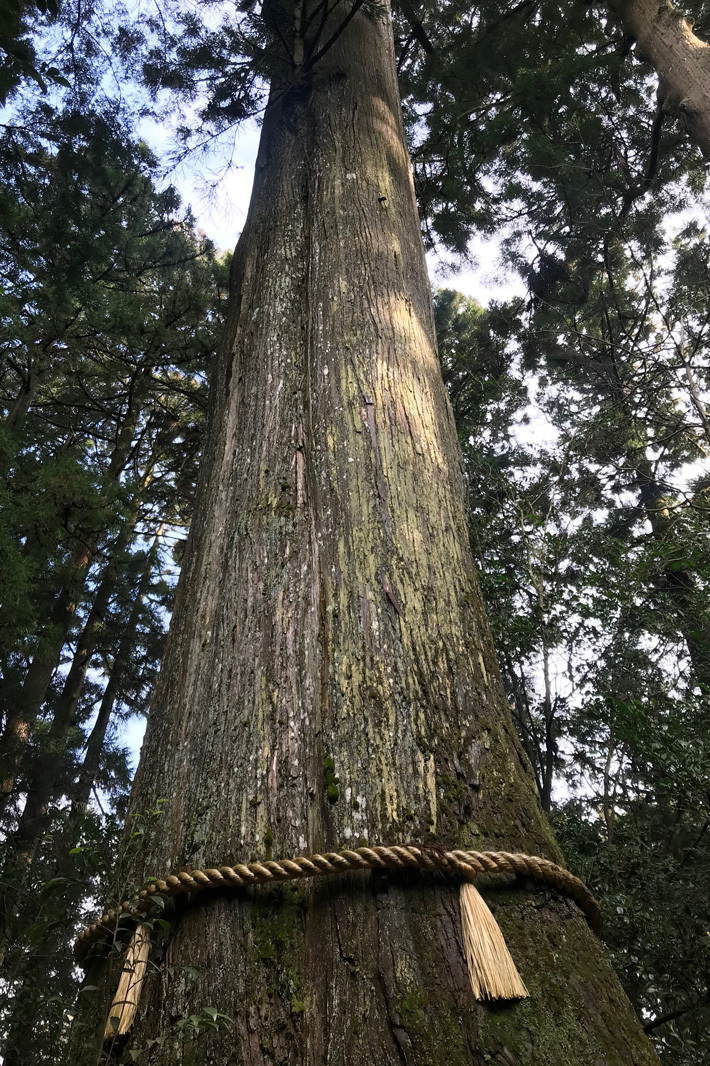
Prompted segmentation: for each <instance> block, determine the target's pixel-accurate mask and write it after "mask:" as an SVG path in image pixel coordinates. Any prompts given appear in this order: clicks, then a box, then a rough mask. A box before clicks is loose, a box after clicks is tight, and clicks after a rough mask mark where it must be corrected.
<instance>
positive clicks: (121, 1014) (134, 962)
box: [104, 925, 150, 1040]
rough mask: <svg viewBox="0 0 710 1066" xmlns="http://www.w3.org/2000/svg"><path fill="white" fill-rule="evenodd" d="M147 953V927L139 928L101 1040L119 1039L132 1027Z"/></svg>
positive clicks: (146, 962) (140, 926) (148, 943)
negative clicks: (117, 1037)
mask: <svg viewBox="0 0 710 1066" xmlns="http://www.w3.org/2000/svg"><path fill="white" fill-rule="evenodd" d="M149 954H150V928H149V926H147V925H139V926H137V928H136V931H135V933H134V934H133V936H132V937H131V942H130V944H129V945H128V950H127V951H126V960H125V962H124V964H123V971H122V973H121V980H120V981H119V982H118V988H117V989H116V995H115V996H114V997H113V1003H112V1004H111V1010H110V1011H109V1016H108V1021H107V1022H106V1028H105V1029H104V1040H110V1039H111V1038H112V1037H115V1036H123V1035H124V1034H125V1033H127V1032H128V1030H129V1029H130V1028H131V1026H132V1025H133V1019H134V1018H135V1016H136V1011H137V1010H138V1004H139V1003H140V998H141V991H142V989H143V982H144V981H145V976H146V970H147V968H148V955H149Z"/></svg>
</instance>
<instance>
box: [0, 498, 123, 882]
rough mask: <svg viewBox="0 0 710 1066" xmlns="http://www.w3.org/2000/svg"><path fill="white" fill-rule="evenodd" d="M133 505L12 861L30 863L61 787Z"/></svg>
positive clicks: (33, 775)
mask: <svg viewBox="0 0 710 1066" xmlns="http://www.w3.org/2000/svg"><path fill="white" fill-rule="evenodd" d="M137 503H138V500H137V499H136V500H135V501H134V507H133V513H132V515H131V516H130V518H129V519H128V520H127V521H126V522H125V523H124V525H123V528H122V530H121V532H120V534H119V536H118V537H117V538H116V543H115V545H114V548H113V552H112V557H111V559H110V561H109V563H108V564H107V566H106V569H105V571H104V574H103V576H102V578H101V580H100V582H99V585H98V588H97V589H96V595H95V596H94V600H93V603H92V605H91V609H90V611H89V614H88V616H87V619H86V622H85V624H84V628H83V630H82V632H81V635H80V636H79V639H78V640H77V643H76V649H75V651H74V658H73V660H72V664H71V666H70V668H69V672H68V674H67V676H66V678H65V680H64V686H63V688H62V692H61V694H60V696H59V698H58V699H57V702H56V705H55V707H54V713H53V715H52V723H51V725H50V727H49V731H48V734H47V737H46V739H45V742H44V744H43V748H42V751H41V752H39V753H38V755H37V758H36V761H35V762H34V765H33V766H32V767H31V769H30V772H29V774H28V775H27V776H26V781H25V786H26V799H25V806H24V808H23V811H22V814H21V816H20V820H19V822H18V825H17V830H16V832H15V833H14V834H13V843H14V848H13V850H14V852H15V855H16V858H17V859H19V860H20V861H22V862H25V863H27V862H31V861H32V858H33V856H34V852H35V848H36V846H37V841H38V839H39V837H40V836H41V834H42V833H43V832H44V829H45V827H46V824H47V817H46V815H47V809H48V806H49V803H50V801H51V800H52V799H54V798H55V797H56V796H57V795H58V794H59V793H60V792H61V789H62V786H63V784H64V783H65V773H66V751H67V744H68V741H69V737H70V735H71V731H72V729H73V728H74V726H75V724H76V712H77V708H78V706H79V699H80V697H81V692H82V689H83V687H84V681H85V680H86V672H87V670H88V668H89V664H90V662H91V658H92V656H93V654H94V652H95V651H96V647H97V645H98V642H99V639H100V637H101V631H102V628H103V625H104V621H105V617H106V612H107V611H108V607H109V603H110V602H111V598H112V596H113V595H114V593H115V591H116V585H117V582H118V579H119V575H120V567H121V562H123V561H124V557H125V553H126V550H127V549H128V547H129V545H130V543H131V541H132V540H133V537H134V534H135V528H136V522H137V520H138V507H137Z"/></svg>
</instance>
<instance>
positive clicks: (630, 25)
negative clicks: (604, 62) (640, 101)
mask: <svg viewBox="0 0 710 1066" xmlns="http://www.w3.org/2000/svg"><path fill="white" fill-rule="evenodd" d="M611 7H612V9H613V10H614V11H615V12H616V13H617V14H618V15H619V17H620V19H621V21H622V22H623V24H624V28H625V30H626V31H627V33H629V34H630V35H631V36H632V37H634V38H635V39H636V44H637V51H638V54H639V56H640V57H641V58H642V59H645V60H646V61H647V62H649V63H651V65H652V66H654V67H655V68H656V72H657V73H658V78H659V89H660V97H661V99H662V101H663V106H664V107H665V108H667V109H668V110H669V111H672V112H673V113H674V114H676V115H678V117H679V118H680V120H681V121H682V123H683V125H684V126H685V128H686V129H687V131H688V133H689V134H690V136H691V137H692V138H693V140H694V141H695V142H696V143H697V144H698V145H699V147H700V150H701V151H702V153H703V155H704V156H706V157H710V46H708V44H707V43H706V42H705V41H701V40H700V38H699V37H696V36H695V34H694V33H693V30H692V27H691V25H690V23H689V22H688V21H687V19H685V18H684V16H683V14H682V13H681V12H680V11H679V10H678V8H676V7H674V6H673V4H671V3H670V2H669V0H613V2H612V4H611Z"/></svg>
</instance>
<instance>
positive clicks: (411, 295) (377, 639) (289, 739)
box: [72, 7, 657, 1066]
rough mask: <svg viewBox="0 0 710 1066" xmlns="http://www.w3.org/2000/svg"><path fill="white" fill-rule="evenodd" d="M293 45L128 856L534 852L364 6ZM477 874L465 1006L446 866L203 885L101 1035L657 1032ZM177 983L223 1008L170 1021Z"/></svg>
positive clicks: (560, 909) (580, 938)
mask: <svg viewBox="0 0 710 1066" xmlns="http://www.w3.org/2000/svg"><path fill="white" fill-rule="evenodd" d="M336 11H338V12H339V13H340V8H339V7H338V8H336ZM341 17H342V16H341ZM327 36H328V33H327V32H326V37H327ZM294 54H295V49H294ZM305 54H306V55H307V54H308V50H307V49H306V51H305ZM299 73H300V76H298V74H297V76H296V77H295V78H294V81H293V83H292V84H291V85H288V86H286V85H275V86H273V87H272V95H271V102H270V105H269V107H268V108H267V111H266V114H265V118H264V126H263V132H262V139H261V146H260V149H259V156H258V160H257V165H256V174H255V183H254V192H253V196H252V202H251V206H250V210H249V214H248V218H247V221H246V225H245V229H244V232H243V234H242V236H241V239H240V242H239V244H238V246H237V250H236V256H235V260H234V267H233V297H232V304H231V310H230V314H229V320H228V331H227V337H226V341H225V344H224V347H223V350H222V353H221V356H220V359H219V361H218V364H217V366H216V370H215V373H214V378H213V381H212V409H211V417H210V424H209V432H208V438H207V444H206V454H205V459H204V461H203V470H202V476H201V483H200V488H199V492H198V498H197V503H196V508H195V519H194V522H193V527H192V530H191V533H190V538H189V544H188V549H187V552H186V558H185V563H184V566H183V572H182V576H181V581H180V588H179V591H178V596H177V602H176V606H175V611H174V615H173V622H172V626H171V632H170V636H169V640H168V648H167V651H166V656H165V661H164V665H163V669H162V672H161V676H160V680H159V682H158V685H157V689H156V693H155V697H154V702H153V706H152V709H151V713H150V717H149V723H148V729H147V734H146V739H145V742H144V747H143V753H142V756H141V762H140V766H139V769H138V773H137V776H136V781H135V785H134V791H133V795H132V801H131V807H132V812H133V814H134V815H138V816H139V817H140V818H141V820H142V821H143V822H144V823H145V832H144V834H143V837H142V840H141V843H140V844H139V846H138V851H137V853H135V854H133V853H132V852H131V850H130V847H129V848H128V849H127V853H126V862H127V863H128V864H129V866H130V874H129V876H130V878H131V879H132V880H134V879H135V880H140V879H141V878H142V877H143V876H145V875H149V874H159V873H161V872H162V871H164V870H169V869H173V868H175V867H179V866H181V865H183V864H184V863H186V862H190V863H192V864H193V865H194V866H200V865H202V864H204V863H206V864H208V865H215V864H217V865H219V864H220V863H224V862H226V861H227V860H229V861H230V862H234V861H237V860H245V859H249V858H256V857H262V856H265V855H269V854H271V852H273V854H274V855H279V856H288V855H290V854H294V853H299V852H308V851H309V850H314V849H324V848H332V847H337V846H345V845H348V844H352V845H357V844H358V843H359V842H361V841H367V842H371V843H375V842H398V841H399V842H401V841H408V840H421V841H426V840H429V841H437V842H440V843H442V844H446V845H457V846H474V847H498V848H508V849H514V850H515V849H520V850H524V851H527V852H532V853H537V854H542V855H547V856H553V857H558V852H557V849H556V846H555V844H554V842H553V840H552V838H551V835H550V831H549V828H548V826H547V823H546V821H545V819H544V816H543V815H542V813H541V810H540V807H539V803H538V800H537V797H536V793H535V785H534V781H533V778H532V775H531V773H530V771H529V767H528V765H527V763H526V761H525V758H524V755H523V753H522V750H521V748H520V745H519V742H518V740H517V738H516V736H515V733H514V729H513V727H512V722H511V719H510V715H509V711H508V708H507V706H506V702H505V698H504V696H503V692H502V688H501V684H500V679H499V674H498V669H497V666H496V662H495V656H494V652H493V649H492V646H491V641H490V638H489V634H488V628H487V625H486V621H485V617H484V611H483V607H482V603H481V599H480V595H479V592H478V587H477V584H476V579H475V574H474V571H473V566H472V561H471V558H470V553H469V545H468V535H467V530H466V519H465V511H464V498H463V485H462V473H461V458H460V453H459V450H458V444H457V439H456V431H455V427H454V422H453V417H452V414H451V409H450V406H449V404H448V401H447V397H446V393H445V389H444V386H443V382H442V380H441V374H440V370H439V366H438V362H437V358H436V352H435V345H434V332H433V316H432V308H431V300H430V292H429V283H428V279H427V273H426V264H425V260H424V253H423V248H422V243H421V239H420V233H419V226H418V220H417V213H416V206H415V201H414V192H413V186H412V180H411V174H410V167H409V159H408V156H407V151H406V148H405V144H404V136H403V129H402V122H401V116H400V107H399V99H398V93H397V83H396V74H395V64H394V49H393V42H392V31H391V25H390V19H389V14H388V12H384V13H383V12H382V10H381V9H378V11H376V12H373V13H366V12H365V10H364V9H361V10H360V11H359V13H358V14H356V16H355V17H354V18H352V20H351V21H350V23H349V25H348V26H347V28H346V29H345V30H344V31H343V32H342V33H341V34H340V35H339V36H338V38H337V40H336V41H335V43H334V44H333V45H332V47H330V48H329V49H328V51H327V52H326V53H325V54H324V55H323V57H322V58H321V60H320V61H319V62H318V63H317V65H316V66H314V67H313V68H312V69H311V70H310V71H308V68H307V64H306V66H305V67H302V68H301V70H300V72H299ZM161 797H167V802H165V804H164V808H165V812H164V814H163V815H162V816H161V817H151V816H150V814H148V813H146V812H149V811H151V810H155V809H156V806H157V802H158V800H159V799H160V798H161ZM132 824H135V823H132ZM491 898H492V901H493V905H494V906H495V908H496V913H497V916H498V918H499V920H500V922H501V925H502V927H503V929H504V931H505V933H506V934H507V936H508V939H509V943H510V946H511V949H512V952H513V954H514V955H515V957H516V960H517V962H518V965H519V967H520V970H521V972H522V976H523V978H524V980H525V982H526V983H527V985H528V987H529V988H530V991H531V998H530V999H529V1000H525V1001H523V1002H521V1003H520V1004H517V1005H513V1004H509V1005H507V1006H506V1007H504V1008H503V1009H496V1010H488V1009H485V1008H483V1007H481V1006H478V1005H477V1004H476V1003H475V1002H474V1001H473V998H472V995H471V990H470V985H469V981H468V977H467V973H466V965H465V961H464V957H463V954H462V944H461V931H460V925H459V916H458V888H457V886H452V885H450V884H448V883H443V882H442V881H441V880H439V879H431V878H429V879H427V878H425V877H423V876H418V875H411V876H410V875H407V876H401V877H395V876H389V875H388V876H379V875H373V876H370V875H351V876H347V877H340V878H338V879H329V880H328V881H326V882H322V883H316V882H302V883H294V884H289V885H282V886H278V887H277V888H275V889H271V890H258V891H257V892H255V893H253V894H249V893H242V894H236V893H233V894H225V895H223V896H217V895H212V896H211V897H209V898H208V897H207V896H205V897H204V898H201V899H199V900H197V901H196V902H195V904H194V905H192V906H190V907H188V908H187V909H186V910H185V912H184V914H182V916H181V917H180V919H179V920H177V921H176V922H175V924H174V926H173V928H172V932H171V937H170V941H169V944H168V947H167V954H166V958H165V960H164V964H163V965H162V966H161V967H160V968H159V977H157V978H156V979H150V980H149V982H148V984H147V987H146V989H145V991H144V995H143V1001H142V1009H141V1015H140V1017H139V1020H138V1022H137V1024H136V1025H135V1027H134V1029H133V1030H132V1032H131V1033H130V1034H129V1037H128V1048H129V1049H138V1048H140V1049H144V1051H145V1055H144V1058H143V1059H142V1060H141V1061H142V1062H146V1063H149V1064H150V1066H167V1064H168V1063H170V1064H171V1066H174V1064H175V1063H180V1064H184V1066H187V1064H188V1063H207V1062H214V1063H220V1064H227V1063H229V1064H230V1066H231V1064H235V1066H236V1064H237V1063H239V1064H247V1063H248V1064H250V1066H267V1064H274V1063H288V1064H290V1066H291V1064H292V1066H301V1064H303V1066H306V1064H309V1066H311V1064H312V1066H316V1064H318V1066H320V1064H326V1063H328V1064H329V1066H336V1064H337V1066H345V1064H346V1063H352V1064H357V1066H395V1064H396V1066H402V1064H403V1063H404V1064H412V1066H415V1064H416V1066H433V1064H435V1063H436V1064H438V1063H444V1062H446V1063H449V1064H460V1063H466V1064H474V1066H483V1063H491V1062H493V1063H499V1064H501V1066H502V1064H507V1066H527V1064H536V1066H542V1064H543V1063H544V1064H546V1066H555V1064H558V1063H559V1064H560V1066H562V1064H563V1063H564V1064H568V1063H569V1062H570V1061H575V1062H580V1063H582V1062H584V1063H590V1064H591V1063H598V1064H602V1063H604V1064H609V1066H612V1064H614V1066H616V1064H622V1063H623V1064H632V1063H633V1064H636V1066H640V1064H651V1063H654V1062H656V1061H657V1060H656V1059H655V1056H654V1055H653V1052H652V1050H651V1047H650V1044H649V1043H648V1041H647V1039H646V1037H645V1036H644V1035H643V1033H642V1030H641V1028H640V1026H639V1024H638V1021H637V1020H636V1019H635V1017H634V1016H633V1013H632V1011H631V1008H630V1005H629V1004H628V1001H627V1000H626V998H625V996H624V995H623V992H622V991H621V988H620V986H619V984H618V982H617V980H616V978H615V976H614V974H613V971H612V969H611V966H610V964H609V962H608V960H607V958H606V956H605V953H604V950H603V948H602V947H601V945H600V944H599V943H598V942H597V941H596V940H595V938H594V937H593V936H592V934H591V933H590V932H589V931H588V929H587V927H586V925H585V923H584V920H583V919H582V918H581V916H580V915H579V914H578V913H577V912H576V910H575V908H574V907H573V906H572V905H571V904H570V903H568V902H567V901H565V900H563V899H558V898H553V897H552V896H549V895H547V894H545V893H538V892H536V891H533V890H531V889H530V888H529V887H528V886H515V887H509V888H508V889H507V890H504V891H501V892H497V893H494V894H491ZM186 967H194V968H197V969H198V971H199V975H200V976H199V978H198V979H195V977H194V973H195V971H194V970H190V969H186ZM191 975H192V976H191ZM92 995H93V993H91V992H87V993H86V995H85V996H83V997H82V999H85V1000H88V999H89V998H90V997H91V996H92ZM97 999H100V997H98V996H97ZM100 1006H101V1004H100V1003H97V1005H96V1010H97V1011H98V1010H99V1008H100ZM205 1006H210V1007H216V1008H217V1009H218V1010H219V1011H221V1012H223V1013H224V1014H225V1015H227V1016H228V1017H229V1018H230V1019H232V1021H230V1022H228V1023H226V1024H225V1026H224V1027H222V1028H220V1030H219V1031H218V1032H213V1033H204V1032H200V1031H199V1030H198V1032H195V1031H194V1027H193V1029H192V1030H191V1029H190V1026H189V1025H187V1026H182V1027H180V1026H179V1025H178V1024H177V1023H178V1022H179V1021H180V1020H181V1019H185V1018H187V1017H188V1016H189V1015H199V1013H200V1011H201V1009H202V1008H203V1007H205ZM153 1038H158V1043H153V1044H152V1045H149V1043H148V1041H149V1040H152V1039H153ZM92 1053H93V1055H94V1056H95V1054H96V1049H95V1046H94V1049H93V1052H92V1051H91V1049H89V1050H88V1054H89V1055H91V1054H92ZM72 1056H73V1061H76V1058H77V1055H76V1045H75V1046H74V1049H73V1051H72ZM94 1061H95V1058H94Z"/></svg>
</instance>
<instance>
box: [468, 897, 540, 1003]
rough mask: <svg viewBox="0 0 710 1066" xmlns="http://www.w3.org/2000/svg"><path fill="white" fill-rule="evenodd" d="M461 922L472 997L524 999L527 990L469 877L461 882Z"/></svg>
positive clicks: (491, 917) (495, 924) (495, 925)
mask: <svg viewBox="0 0 710 1066" xmlns="http://www.w3.org/2000/svg"><path fill="white" fill-rule="evenodd" d="M461 925H462V927H463V942H464V950H465V952H466V961H467V962H468V972H469V976H470V978H471V987H472V989H473V994H474V996H475V997H476V999H525V998H526V996H528V995H529V993H528V990H527V988H526V987H525V985H524V984H523V982H522V980H521V978H520V974H519V973H518V971H517V969H516V968H515V963H514V962H513V960H512V958H511V956H510V952H509V951H508V948H507V945H506V943H505V940H504V939H503V934H502V933H501V931H500V929H499V927H498V923H497V921H496V920H495V918H494V917H493V915H492V914H491V912H490V911H489V909H488V907H487V905H486V902H485V900H484V899H483V897H482V896H481V894H480V892H479V891H478V890H477V889H476V888H474V886H473V885H472V884H471V882H470V881H464V882H463V884H462V885H461Z"/></svg>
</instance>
